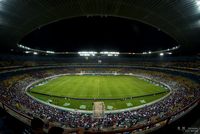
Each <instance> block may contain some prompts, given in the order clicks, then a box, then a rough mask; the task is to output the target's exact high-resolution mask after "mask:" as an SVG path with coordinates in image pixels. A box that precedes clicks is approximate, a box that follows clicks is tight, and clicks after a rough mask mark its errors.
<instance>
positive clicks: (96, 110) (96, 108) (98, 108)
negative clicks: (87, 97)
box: [93, 102, 105, 118]
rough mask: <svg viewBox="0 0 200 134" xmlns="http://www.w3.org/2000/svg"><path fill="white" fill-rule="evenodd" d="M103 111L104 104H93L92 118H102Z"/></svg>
mask: <svg viewBox="0 0 200 134" xmlns="http://www.w3.org/2000/svg"><path fill="white" fill-rule="evenodd" d="M104 111H105V105H104V102H93V118H103V117H104Z"/></svg>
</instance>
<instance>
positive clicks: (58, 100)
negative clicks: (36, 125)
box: [29, 75, 168, 110]
mask: <svg viewBox="0 0 200 134" xmlns="http://www.w3.org/2000/svg"><path fill="white" fill-rule="evenodd" d="M167 93H168V90H167V89H165V88H164V87H162V86H159V85H157V84H152V83H151V82H149V81H146V80H144V79H140V78H138V77H135V76H125V75H116V76H114V75H108V76H106V75H103V76H101V75H81V76H79V75H66V76H60V77H57V78H55V79H51V80H48V81H47V82H45V83H43V84H41V85H38V86H35V87H34V88H32V89H31V90H29V94H31V95H32V96H34V97H36V98H38V99H40V100H42V101H45V102H49V103H52V104H55V105H58V106H62V107H66V108H73V109H82V110H92V103H93V102H94V101H97V99H100V100H99V101H103V102H104V103H105V107H106V109H107V110H117V109H124V108H130V107H134V106H138V105H143V104H146V103H148V102H151V101H154V100H156V99H159V98H161V97H163V96H164V95H166V94H167ZM101 99H103V100H101Z"/></svg>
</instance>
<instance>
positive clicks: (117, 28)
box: [20, 17, 177, 52]
mask: <svg viewBox="0 0 200 134" xmlns="http://www.w3.org/2000/svg"><path fill="white" fill-rule="evenodd" d="M20 43H22V44H23V45H25V46H29V47H32V48H35V49H41V50H50V51H68V52H77V51H119V52H143V51H148V50H151V51H154V50H161V49H166V48H171V47H173V46H174V45H177V44H176V42H175V41H174V40H173V39H172V38H171V37H170V36H168V35H166V34H165V33H163V32H162V31H160V30H159V29H157V28H154V27H151V26H149V25H146V24H143V23H140V22H137V21H133V20H128V19H122V18H116V17H78V18H72V19H66V20H62V21H57V22H54V23H51V24H49V25H46V26H44V27H40V28H38V29H36V30H34V31H33V32H31V33H30V34H28V35H27V36H26V37H24V38H23V39H22V41H21V42H20Z"/></svg>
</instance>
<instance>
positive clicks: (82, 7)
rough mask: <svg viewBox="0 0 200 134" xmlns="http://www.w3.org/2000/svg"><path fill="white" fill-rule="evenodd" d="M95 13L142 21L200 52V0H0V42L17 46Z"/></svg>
mask: <svg viewBox="0 0 200 134" xmlns="http://www.w3.org/2000/svg"><path fill="white" fill-rule="evenodd" d="M95 15H101V16H118V17H123V18H129V19H134V20H139V21H141V22H144V23H147V24H150V25H152V26H154V27H157V28H159V29H161V30H162V31H164V32H166V33H167V34H169V35H170V36H172V37H173V38H174V39H175V40H176V41H177V42H178V43H179V44H180V45H181V46H182V49H183V51H184V52H191V51H193V52H195V53H198V52H199V49H197V47H198V45H199V44H200V39H199V35H200V0H17V1H16V0H15V1H13V0H0V31H1V32H0V44H1V46H3V47H6V46H10V47H11V48H14V47H16V46H17V43H18V42H19V41H20V40H21V39H22V38H23V37H24V36H25V35H27V34H28V33H30V32H31V31H33V30H34V29H37V28H40V27H42V26H43V25H46V24H49V23H52V22H55V21H58V20H62V19H64V18H65V19H66V18H72V17H76V16H95Z"/></svg>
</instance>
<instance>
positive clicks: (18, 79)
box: [0, 69, 200, 131]
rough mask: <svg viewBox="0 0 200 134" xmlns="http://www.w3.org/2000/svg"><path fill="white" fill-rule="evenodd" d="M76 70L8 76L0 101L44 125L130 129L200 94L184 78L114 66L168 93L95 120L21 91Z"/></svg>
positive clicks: (195, 85) (199, 87)
mask: <svg viewBox="0 0 200 134" xmlns="http://www.w3.org/2000/svg"><path fill="white" fill-rule="evenodd" d="M80 70H84V69H71V70H70V69H59V70H53V69H52V70H46V71H45V70H44V71H37V72H29V73H25V74H20V75H16V76H13V77H9V78H8V79H5V80H2V82H1V83H0V95H1V97H0V98H1V102H3V103H6V104H7V105H9V106H11V107H12V108H14V109H16V110H18V111H19V112H21V113H23V114H26V115H28V116H30V117H38V118H40V119H42V120H44V122H45V123H47V124H49V123H50V122H54V123H56V122H58V123H59V126H60V127H63V128H84V129H85V130H92V131H98V130H104V129H119V128H130V127H134V126H137V125H141V124H148V123H150V122H153V121H157V120H159V119H163V118H165V117H168V116H170V115H173V114H174V113H176V112H178V111H180V110H181V109H183V108H184V107H186V106H187V105H189V104H191V103H192V102H193V101H195V100H196V99H198V97H199V96H200V85H199V84H198V83H196V82H193V81H191V80H189V79H188V78H184V77H182V76H173V75H170V74H165V73H162V72H156V71H147V70H145V71H144V70H131V69H130V70H125V69H121V70H120V69H118V70H117V71H118V72H122V73H123V72H129V73H134V74H140V75H143V76H145V77H148V78H151V79H153V80H157V81H160V82H163V83H165V84H167V85H168V86H170V87H171V89H172V91H171V95H169V96H168V97H166V98H164V99H163V100H161V101H159V102H157V103H154V104H152V105H148V106H144V107H142V108H140V109H135V110H129V111H124V112H119V113H107V114H105V116H104V118H100V119H95V118H92V115H91V114H89V113H82V112H79V111H76V112H71V111H66V110H61V109H57V108H54V107H52V106H49V105H44V104H42V103H40V102H38V101H36V100H34V99H32V98H31V97H29V96H27V95H26V93H25V87H27V86H28V85H29V84H30V83H32V82H34V81H36V80H38V79H42V78H46V77H48V76H53V75H56V74H63V73H69V72H71V71H77V72H80ZM101 71H102V69H101ZM110 71H112V70H110ZM113 71H116V70H113ZM2 79H3V78H2ZM52 131H53V130H52Z"/></svg>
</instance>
